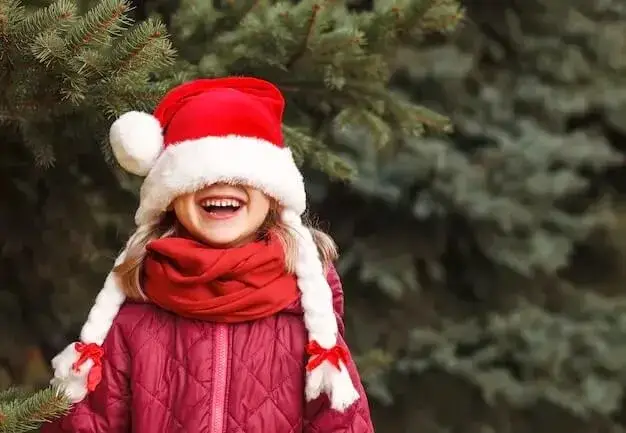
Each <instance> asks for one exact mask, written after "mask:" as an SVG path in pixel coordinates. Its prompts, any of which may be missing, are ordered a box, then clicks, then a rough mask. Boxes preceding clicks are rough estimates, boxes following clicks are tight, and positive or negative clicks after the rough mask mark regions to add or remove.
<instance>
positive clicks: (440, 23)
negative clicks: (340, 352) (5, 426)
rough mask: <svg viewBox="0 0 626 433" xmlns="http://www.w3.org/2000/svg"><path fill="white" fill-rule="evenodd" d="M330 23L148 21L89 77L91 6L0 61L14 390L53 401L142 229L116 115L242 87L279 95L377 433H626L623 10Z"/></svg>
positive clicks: (92, 63)
mask: <svg viewBox="0 0 626 433" xmlns="http://www.w3.org/2000/svg"><path fill="white" fill-rule="evenodd" d="M0 4H1V5H3V7H6V6H4V5H7V4H11V3H7V2H6V0H4V2H3V1H2V0H0ZM316 4H318V3H316V2H313V1H310V0H305V1H302V2H297V3H295V4H292V3H286V2H268V1H261V0H259V1H258V2H255V3H252V2H249V1H247V0H233V1H231V2H223V3H220V2H203V1H199V0H196V1H193V0H181V1H180V2H178V1H176V2H175V1H171V0H164V1H145V2H142V3H137V4H135V5H134V6H136V7H135V9H134V10H133V11H132V12H130V15H129V16H132V17H134V18H136V19H138V20H145V19H149V21H147V23H146V24H143V25H142V26H141V27H139V28H138V29H136V30H135V31H134V32H128V31H125V30H122V28H120V29H119V33H120V34H121V36H115V37H114V38H113V39H112V40H114V41H117V44H115V45H114V46H116V47H118V50H113V51H111V50H107V49H103V47H105V46H106V45H107V43H108V42H109V41H110V40H111V39H109V38H111V37H112V36H111V34H110V33H109V32H108V31H105V32H101V33H100V38H96V39H93V43H90V44H88V45H87V46H85V47H84V48H85V49H83V50H82V51H81V52H82V53H83V54H82V57H76V56H74V55H69V54H65V53H67V52H66V51H64V49H60V50H59V49H58V48H59V47H62V46H65V44H69V45H70V46H71V45H72V44H76V41H80V40H81V39H80V35H84V33H80V29H81V28H83V31H84V29H85V28H87V27H88V26H89V25H92V27H91V28H92V31H96V33H97V29H98V28H101V27H98V24H97V23H98V22H99V21H98V20H97V17H96V13H95V12H92V13H93V14H94V19H93V21H90V20H85V21H84V23H85V24H84V25H85V26H87V27H81V25H78V26H76V22H74V21H72V22H71V25H67V26H65V24H64V22H63V21H62V20H54V21H53V22H54V26H53V27H52V28H50V29H49V30H48V31H44V32H42V33H40V34H39V35H38V36H37V37H36V38H35V40H34V42H32V45H30V47H32V49H30V50H29V53H30V54H29V56H23V57H19V56H18V55H17V53H18V51H11V50H22V51H19V52H20V53H23V52H24V51H23V50H24V46H25V45H24V44H22V43H20V44H15V45H13V46H11V45H2V46H1V47H0V50H1V51H0V86H1V87H2V88H3V91H2V92H0V122H1V126H0V138H1V139H2V142H3V143H5V147H6V149H7V150H6V152H5V154H4V155H3V158H2V159H0V176H1V177H2V181H1V182H0V185H2V188H3V190H4V191H3V194H2V195H0V197H1V200H3V204H2V206H0V236H1V238H0V239H1V240H2V242H1V243H0V244H1V245H2V250H1V254H2V257H3V264H2V265H0V278H1V281H2V282H3V283H4V284H3V285H2V287H1V288H0V322H1V323H2V325H0V334H1V336H0V388H2V387H4V386H8V385H9V384H11V383H18V384H24V383H28V384H34V385H38V384H44V383H46V382H47V379H48V375H49V372H48V370H47V368H46V361H47V359H48V358H49V357H51V356H52V355H53V354H54V353H56V351H58V350H59V349H60V348H62V347H63V346H64V345H65V344H66V343H67V341H69V340H71V339H73V338H74V335H75V334H76V332H77V330H78V329H79V327H80V325H81V324H82V321H83V320H84V317H85V313H86V311H87V308H88V307H89V305H90V303H91V300H92V297H93V295H94V293H95V292H96V291H97V290H98V289H99V287H100V286H101V283H102V279H103V276H104V274H105V273H106V272H107V271H108V269H109V268H110V266H111V260H112V257H113V255H114V253H115V251H116V250H117V249H118V248H119V247H120V245H121V244H122V242H123V241H124V239H125V238H126V236H127V235H128V233H129V231H130V230H131V228H132V225H131V223H132V221H131V217H132V212H133V211H134V209H135V207H136V196H135V193H136V187H137V185H138V180H137V179H135V178H131V177H129V176H127V175H125V174H123V173H121V172H120V171H119V170H117V169H116V168H115V167H114V166H111V165H107V163H106V162H105V161H106V159H107V157H108V150H107V148H106V146H105V145H104V142H103V137H104V133H105V131H106V126H107V125H108V123H109V122H110V116H112V115H114V114H117V113H119V112H121V111H124V110H126V109H127V108H128V107H129V106H131V105H134V104H135V103H136V102H137V101H141V102H142V103H143V102H144V101H145V104H146V108H147V107H149V106H150V104H151V103H152V102H153V101H154V100H155V98H156V97H157V96H158V95H159V94H160V93H161V92H162V91H163V90H164V89H165V88H167V87H168V86H171V85H173V84H174V83H176V82H180V81H182V80H185V79H188V78H191V77H196V76H207V75H208V76H214V75H225V74H243V73H249V74H254V75H258V76H262V77H265V78H269V79H271V80H273V81H275V82H276V83H277V84H278V85H279V86H280V87H281V89H282V90H283V91H284V92H285V94H286V96H287V99H288V103H289V107H290V108H289V110H288V115H287V121H286V128H285V132H286V136H287V138H288V140H289V142H290V144H291V145H292V146H294V148H295V149H296V151H297V153H298V155H300V157H301V160H302V162H303V167H304V169H305V170H306V172H307V177H308V179H309V183H308V188H309V194H310V196H311V201H312V205H313V208H314V210H315V211H316V212H317V214H318V215H319V216H320V219H321V220H322V221H325V222H326V224H327V227H328V229H329V231H330V232H331V233H332V234H333V235H334V237H335V238H336V239H337V241H338V242H339V244H340V246H341V249H342V258H341V260H340V262H339V264H338V266H339V270H340V272H341V274H342V276H343V279H344V285H345V287H346V292H347V293H346V296H347V307H348V318H347V319H348V335H349V340H350V343H351V346H352V347H353V348H354V351H355V352H356V353H357V354H358V360H359V365H360V368H361V372H362V375H363V378H364V380H365V382H366V385H367V389H368V392H369V394H370V396H371V400H372V407H373V411H374V416H375V422H376V425H377V431H380V432H390V433H395V432H406V431H413V430H419V431H420V432H422V433H444V432H463V433H468V432H469V433H474V432H475V433H487V432H499V433H500V432H519V433H526V432H530V431H533V432H539V433H542V432H546V433H548V432H552V431H555V430H563V431H565V430H567V431H571V432H581V433H583V432H585V433H586V432H588V431H598V432H612V433H613V432H615V433H617V432H622V431H624V423H625V422H626V418H625V417H624V413H625V412H624V409H625V407H624V396H623V391H624V380H625V379H624V377H625V373H626V368H625V364H624V359H625V357H624V355H623V354H624V353H625V352H624V347H623V346H624V343H623V342H624V341H625V338H624V337H625V336H626V335H625V333H626V327H625V323H626V315H624V314H623V311H624V302H625V301H624V298H623V292H624V289H623V285H622V281H623V276H624V275H623V270H624V256H623V252H624V247H625V243H624V241H622V238H623V234H624V232H625V227H626V225H624V221H626V220H625V219H624V215H625V214H624V206H623V204H622V193H623V187H622V183H623V179H624V174H623V169H622V163H623V155H622V153H623V144H622V143H625V142H626V141H625V138H626V114H625V113H626V73H625V72H626V45H625V44H626V38H624V37H623V35H625V34H626V25H625V24H624V23H625V22H626V7H624V5H623V2H620V1H618V0H613V1H611V0H592V1H583V0H528V1H525V2H517V1H513V0H511V1H508V2H498V3H495V2H493V1H489V0H469V1H466V2H465V4H464V6H465V7H466V10H467V15H466V16H465V18H462V16H461V14H460V10H459V4H458V3H457V2H455V1H452V0H410V1H409V0H407V1H406V2H399V3H397V4H396V3H394V4H393V5H392V4H391V2H388V1H383V2H376V3H375V4H374V12H370V11H369V9H371V7H372V6H371V5H370V4H368V3H367V2H362V3H359V4H356V3H344V2H336V1H335V2H325V3H324V2H321V3H319V6H320V8H319V9H318V8H317V7H315V5H316ZM32 5H35V3H32ZM99 5H100V6H99V7H100V8H101V9H100V10H98V12H97V14H102V15H101V16H102V17H104V16H106V15H107V14H110V13H111V10H113V11H115V10H117V9H115V8H116V7H118V8H119V7H122V6H121V5H122V3H120V2H116V1H113V0H105V1H103V2H101V3H99ZM91 6H93V3H89V2H85V3H84V4H83V3H81V4H78V5H76V4H74V3H69V2H66V3H63V2H61V3H58V6H57V7H58V8H59V9H58V10H57V11H56V12H55V13H57V14H60V15H63V13H64V12H67V11H68V10H71V11H72V13H74V12H73V11H74V10H76V14H78V13H84V12H85V11H87V10H89V8H90V7H91ZM394 7H397V8H398V9H393V8H394ZM63 8H69V9H63ZM73 8H75V9H73ZM106 8H110V9H108V10H107V9H106ZM124 8H127V6H124ZM92 11H93V9H92ZM424 11H427V12H426V13H424ZM97 16H100V15H97ZM1 17H2V13H0V18H1ZM159 20H162V21H163V22H164V23H165V26H166V27H167V30H168V31H169V32H170V33H171V43H172V47H170V46H169V45H168V43H167V41H166V40H165V39H163V38H162V37H161V35H163V34H164V30H165V28H164V27H163V25H162V24H160V22H159ZM2 23H3V21H2V19H0V24H2ZM459 23H460V25H458V26H456V28H455V24H459ZM119 24H120V26H122V27H125V26H126V25H125V24H124V23H123V22H120V23H119ZM454 28H455V31H454V32H453V31H452V30H453V29H454ZM2 29H3V27H2V26H1V25H0V39H1V37H2V35H3V33H2ZM402 29H404V31H398V30H402ZM435 29H437V30H443V34H442V32H438V31H433V30H435ZM77 32H78V33H77ZM29 34H30V35H33V36H34V33H32V32H31V33H29ZM13 40H14V41H16V40H18V39H13ZM82 40H83V41H84V38H83V39H82ZM90 40H91V39H90ZM72 41H74V42H72ZM122 41H124V42H123V43H122ZM365 41H367V43H365ZM142 43H143V44H146V46H147V47H149V49H148V50H146V51H145V53H146V54H145V57H142V56H139V57H137V59H138V61H137V62H136V63H134V64H133V65H132V67H125V69H124V68H122V65H124V62H123V59H124V56H125V55H126V56H127V55H128V51H124V49H127V50H128V47H131V46H135V47H136V46H138V45H141V44H142ZM5 47H10V49H9V50H6V49H5ZM172 48H173V49H175V50H177V52H178V56H177V57H176V58H175V59H173V60H170V59H172V58H171V54H172V51H171V50H172ZM150 50H152V51H150ZM125 53H126V54H125ZM16 58H19V59H20V62H23V63H21V65H24V66H25V67H19V68H17V67H15V65H16V63H15V59H16ZM133 58H134V57H133ZM142 59H144V60H142ZM120 60H122V61H121V62H120ZM153 60H156V63H155V62H153ZM42 61H43V62H44V65H45V63H46V62H50V63H49V65H48V67H47V68H44V66H42V63H41V62H42ZM7 62H9V63H7ZM7 65H9V66H7ZM81 65H88V68H87V71H88V72H87V73H86V74H84V75H83V73H84V71H85V69H84V68H83V67H82V66H81ZM121 68H122V69H123V70H121ZM120 70H121V72H120ZM7 71H9V72H8V73H7ZM114 71H118V72H119V73H118V72H114ZM34 102H36V103H34ZM411 102H413V103H418V104H420V105H413V104H412V103H411ZM140 108H141V107H140ZM431 110H432V111H431ZM442 114H443V115H446V116H449V117H450V119H451V124H452V125H454V130H453V131H452V130H451V128H449V126H448V122H447V120H446V119H445V118H444V117H442ZM425 131H426V132H428V134H427V135H426V136H422V133H423V132H425ZM102 150H104V153H103V152H102ZM103 155H104V156H105V158H103ZM33 156H34V158H33ZM109 159H110V158H109ZM33 160H35V161H37V162H38V165H36V164H33ZM42 166H45V167H47V169H45V170H43V169H42ZM349 175H352V177H351V178H350V181H349V182H346V181H344V180H342V179H345V178H346V177H347V176H349ZM26 216H28V217H26ZM5 329H7V330H10V332H5V331H4V330H5Z"/></svg>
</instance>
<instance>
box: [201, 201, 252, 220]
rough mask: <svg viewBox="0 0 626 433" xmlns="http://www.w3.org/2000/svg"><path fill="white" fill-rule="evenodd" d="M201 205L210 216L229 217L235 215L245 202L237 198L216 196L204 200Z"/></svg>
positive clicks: (214, 217)
mask: <svg viewBox="0 0 626 433" xmlns="http://www.w3.org/2000/svg"><path fill="white" fill-rule="evenodd" d="M199 205H200V207H201V208H202V209H203V210H204V212H205V214H206V215H207V216H209V217H210V218H213V219H227V218H232V217H234V216H235V215H236V214H237V213H238V212H239V211H240V210H241V209H243V207H244V206H245V203H244V202H243V201H241V200H239V199H237V198H231V197H219V198H217V197H214V198H208V199H204V200H202V201H201V202H200V203H199Z"/></svg>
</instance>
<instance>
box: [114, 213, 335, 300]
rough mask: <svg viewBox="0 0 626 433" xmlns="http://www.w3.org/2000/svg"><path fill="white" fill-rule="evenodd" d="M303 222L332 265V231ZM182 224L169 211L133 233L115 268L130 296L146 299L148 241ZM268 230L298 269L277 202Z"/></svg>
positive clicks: (295, 246)
mask: <svg viewBox="0 0 626 433" xmlns="http://www.w3.org/2000/svg"><path fill="white" fill-rule="evenodd" d="M303 222H304V224H305V226H307V227H308V229H309V230H310V231H311V234H312V235H313V240H314V241H315V245H316V246H317V250H318V252H319V254H320V259H321V261H322V265H323V266H324V269H328V268H329V267H330V266H331V264H332V263H333V262H334V261H335V260H336V259H337V257H338V253H337V245H336V244H335V241H334V240H333V239H332V238H331V237H330V236H329V235H328V234H326V233H324V232H323V231H321V230H318V229H317V228H315V227H314V226H313V225H312V224H311V223H310V221H308V220H307V218H305V220H304V221H303ZM178 224H179V223H178V220H177V219H176V216H175V215H174V213H173V212H168V213H166V214H165V216H164V217H163V218H162V219H161V220H160V221H158V222H157V223H152V224H145V225H142V226H139V227H137V230H135V232H134V233H133V234H132V236H131V237H130V239H129V241H128V244H127V246H126V255H125V257H124V260H123V261H122V262H121V263H120V264H118V265H117V266H115V267H114V268H113V272H114V274H115V277H116V278H117V281H118V284H119V285H120V288H121V289H122V292H124V295H126V297H128V298H130V299H145V295H144V294H143V291H142V290H141V273H142V269H143V263H144V260H145V258H146V254H147V252H146V245H147V244H148V242H150V241H152V240H155V239H160V238H166V237H170V236H173V235H175V234H176V232H177V228H178ZM268 233H271V234H273V235H275V236H276V237H277V238H278V239H279V241H280V243H281V244H282V246H283V249H284V251H285V267H286V271H287V272H289V273H292V274H293V273H295V267H296V261H297V253H298V244H297V239H296V235H295V234H294V233H293V231H292V230H291V229H290V228H289V226H287V225H286V224H285V223H284V222H282V220H281V219H280V211H279V207H278V206H277V205H272V207H271V208H270V211H269V213H268V215H267V218H266V219H265V222H264V223H263V225H262V226H261V228H260V230H259V237H261V238H262V237H263V236H265V235H267V234H268Z"/></svg>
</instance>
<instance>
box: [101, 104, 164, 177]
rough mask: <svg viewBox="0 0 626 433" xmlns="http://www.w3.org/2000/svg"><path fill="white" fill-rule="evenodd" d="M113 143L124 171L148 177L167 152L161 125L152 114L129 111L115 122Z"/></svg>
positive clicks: (110, 134) (112, 128)
mask: <svg viewBox="0 0 626 433" xmlns="http://www.w3.org/2000/svg"><path fill="white" fill-rule="evenodd" d="M109 141H110V143H111V149H112V150H113V155H115V159H117V162H119V164H120V165H121V166H122V168H124V169H125V170H126V171H128V172H130V173H133V174H136V175H138V176H145V175H147V174H148V172H149V171H150V169H151V168H152V166H153V165H154V163H155V161H156V159H157V158H158V156H159V154H160V153H161V150H162V149H163V134H162V129H161V124H160V122H159V120H158V119H157V118H156V117H154V116H152V115H151V114H148V113H143V112H141V111H129V112H128V113H124V114H122V115H121V116H120V118H119V119H117V120H116V121H115V122H113V125H111V129H110V131H109Z"/></svg>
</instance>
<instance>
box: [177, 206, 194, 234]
mask: <svg viewBox="0 0 626 433" xmlns="http://www.w3.org/2000/svg"><path fill="white" fill-rule="evenodd" d="M172 209H173V210H174V213H175V214H176V219H177V220H178V221H179V222H180V223H181V224H182V225H183V227H185V228H186V229H187V230H188V231H191V232H192V233H193V231H194V230H193V229H194V226H195V221H196V219H197V215H196V214H195V204H193V203H190V201H189V200H188V199H186V198H185V197H180V198H177V199H176V200H175V201H174V202H173V203H172Z"/></svg>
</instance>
